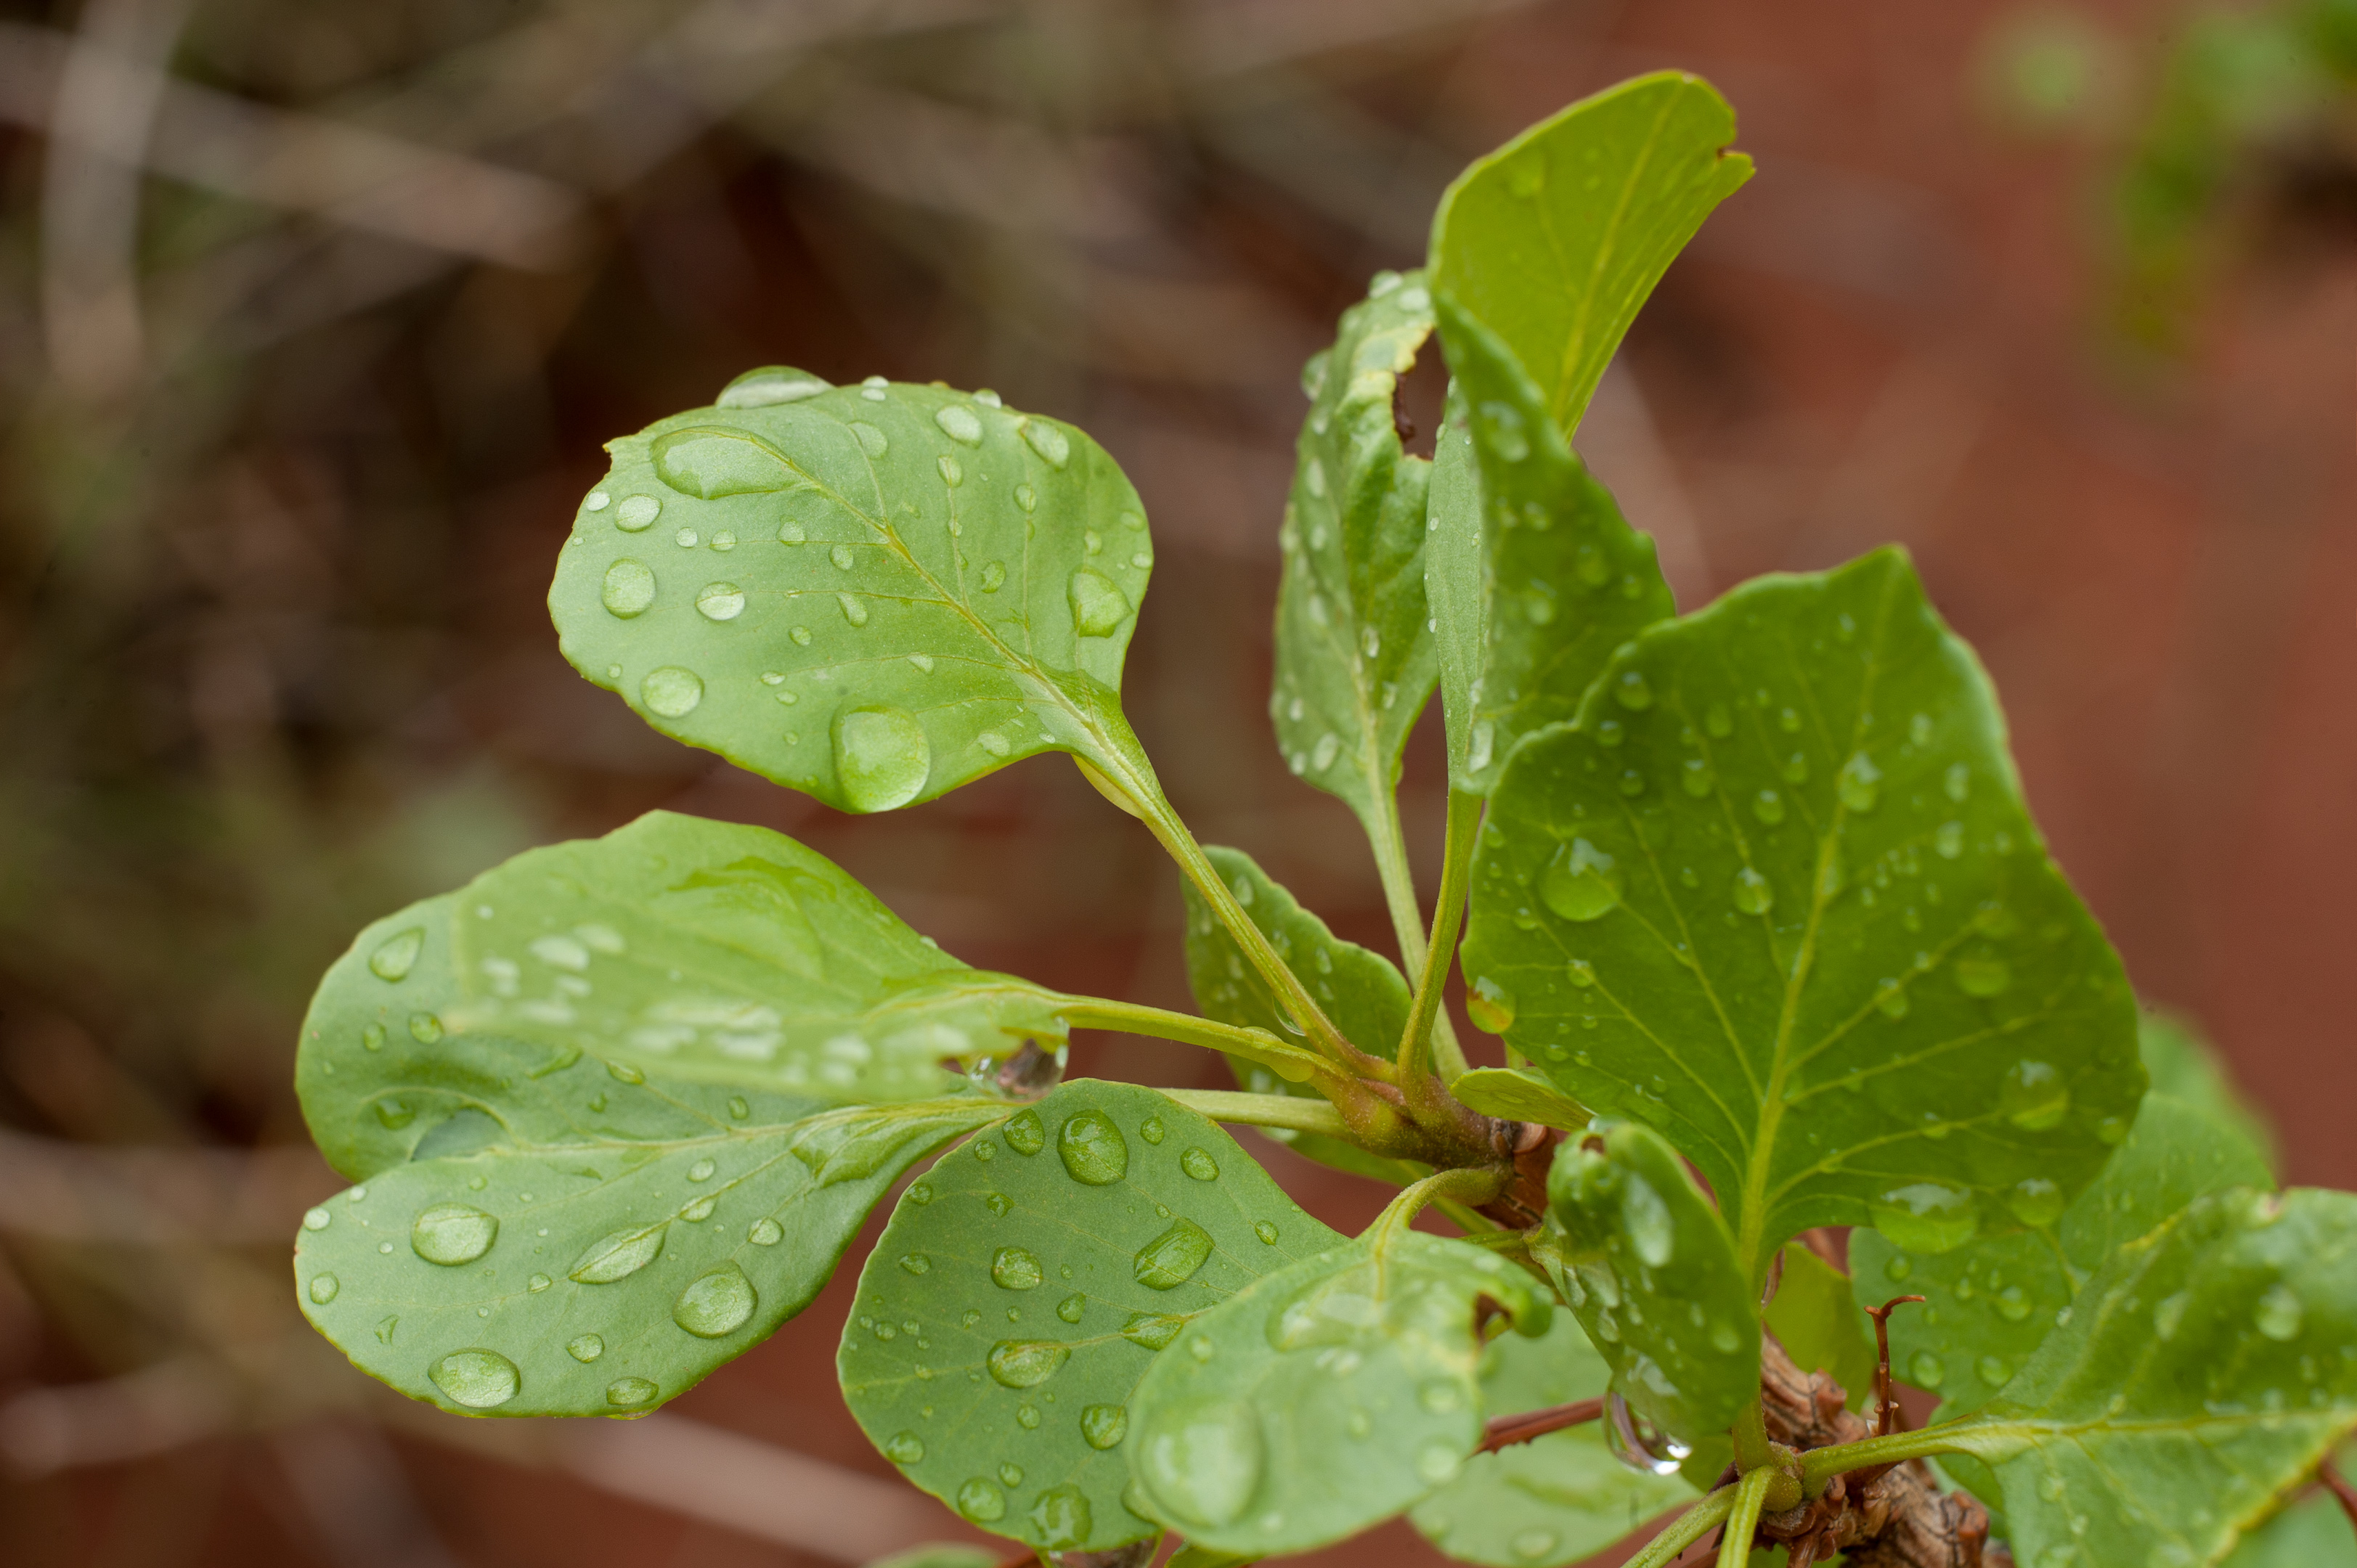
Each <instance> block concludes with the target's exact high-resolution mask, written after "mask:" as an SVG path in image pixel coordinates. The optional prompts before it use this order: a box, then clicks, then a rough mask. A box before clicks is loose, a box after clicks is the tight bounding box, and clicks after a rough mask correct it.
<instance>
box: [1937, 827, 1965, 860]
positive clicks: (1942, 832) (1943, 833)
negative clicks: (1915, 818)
mask: <svg viewBox="0 0 2357 1568" xmlns="http://www.w3.org/2000/svg"><path fill="white" fill-rule="evenodd" d="M1932 849H1934V850H1935V851H1937V852H1938V853H1939V856H1940V858H1941V859H1943V860H1953V859H1955V858H1956V857H1957V856H1958V855H1960V854H1964V823H1962V822H1942V823H1941V824H1940V825H1939V826H1938V827H1937V828H1934V829H1933V830H1932Z"/></svg>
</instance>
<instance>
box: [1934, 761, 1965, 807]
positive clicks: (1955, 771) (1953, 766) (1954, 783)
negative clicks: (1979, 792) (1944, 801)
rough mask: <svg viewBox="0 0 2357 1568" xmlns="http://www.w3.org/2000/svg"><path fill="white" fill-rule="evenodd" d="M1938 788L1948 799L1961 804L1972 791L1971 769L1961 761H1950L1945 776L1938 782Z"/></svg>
mask: <svg viewBox="0 0 2357 1568" xmlns="http://www.w3.org/2000/svg"><path fill="white" fill-rule="evenodd" d="M1940 788H1941V789H1942V790H1943V792H1944V793H1945V794H1946V795H1947V797H1948V799H1949V800H1953V801H1954V802H1955V803H1956V804H1957V805H1959V806H1961V805H1963V804H1964V801H1965V800H1966V799H1967V798H1968V797H1970V796H1971V794H1972V792H1973V770H1972V769H1971V768H1967V767H1966V766H1965V765H1964V764H1963V763H1961V762H1953V763H1950V764H1949V765H1948V771H1947V775H1946V777H1945V778H1943V779H1942V780H1941V782H1940Z"/></svg>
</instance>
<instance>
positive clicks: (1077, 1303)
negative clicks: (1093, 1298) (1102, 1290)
mask: <svg viewBox="0 0 2357 1568" xmlns="http://www.w3.org/2000/svg"><path fill="white" fill-rule="evenodd" d="M1088 1310H1089V1298H1088V1297H1087V1296H1085V1295H1068V1296H1066V1297H1065V1298H1064V1299H1063V1300H1061V1301H1060V1302H1058V1303H1057V1304H1056V1316H1059V1317H1060V1318H1062V1319H1063V1320H1064V1321H1065V1322H1067V1323H1078V1322H1079V1321H1080V1320H1081V1318H1082V1315H1084V1314H1085V1313H1086V1312H1087V1311H1088Z"/></svg>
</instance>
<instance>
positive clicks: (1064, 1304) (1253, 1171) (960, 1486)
mask: <svg viewBox="0 0 2357 1568" xmlns="http://www.w3.org/2000/svg"><path fill="white" fill-rule="evenodd" d="M1338 1240H1340V1238H1339V1237H1338V1236H1337V1235H1336V1234H1335V1233H1334V1232H1333V1231H1331V1230H1328V1229H1327V1228H1326V1227H1325V1226H1323V1225H1320V1224H1319V1223H1318V1221H1317V1220H1315V1219H1311V1218H1310V1217H1309V1216H1308V1215H1307V1214H1305V1213H1303V1212H1302V1211H1301V1210H1300V1209H1299V1208H1297V1207H1296V1206H1295V1205H1294V1203H1293V1201H1292V1200H1291V1199H1290V1198H1288V1197H1286V1196H1285V1194H1284V1192H1283V1191H1281V1190H1280V1189H1279V1188H1278V1187H1277V1186H1276V1184H1275V1182H1274V1181H1272V1180H1270V1179H1269V1176H1268V1174H1267V1173H1266V1172H1265V1171H1263V1170H1262V1169H1261V1168H1260V1166H1259V1165H1256V1164H1254V1162H1253V1160H1252V1159H1251V1157H1250V1156H1248V1155H1246V1154H1245V1153H1244V1152H1243V1149H1241V1148H1240V1147H1238V1146H1237V1144H1236V1143H1235V1141H1234V1140H1233V1139H1232V1138H1230V1137H1229V1136H1228V1135H1227V1134H1226V1133H1223V1132H1222V1131H1221V1130H1220V1129H1219V1128H1218V1127H1216V1126H1214V1125H1213V1124H1212V1123H1211V1122H1208V1121H1206V1120H1205V1119H1204V1118H1202V1117H1200V1116H1199V1115H1197V1114H1196V1113H1195V1112H1191V1111H1189V1110H1186V1109H1185V1108H1183V1107H1181V1106H1179V1105H1178V1104H1176V1103H1174V1102H1173V1101H1169V1100H1167V1099H1165V1098H1164V1097H1163V1096H1161V1095H1159V1094H1157V1093H1155V1092H1154V1091H1153V1090H1149V1089H1140V1088H1137V1087H1135V1086H1134V1085H1130V1084H1123V1083H1107V1082H1102V1081H1098V1080H1095V1079H1081V1080H1077V1081H1074V1082H1071V1083H1068V1084H1065V1085H1064V1086H1063V1087H1062V1088H1060V1089H1059V1090H1056V1091H1055V1092H1054V1093H1053V1094H1050V1095H1049V1096H1048V1097H1047V1098H1046V1099H1045V1100H1042V1101H1039V1104H1038V1105H1036V1106H1034V1107H1032V1108H1031V1109H1030V1110H1028V1111H1026V1112H1023V1113H1022V1114H1020V1115H1018V1116H1017V1117H1016V1118H1015V1120H1014V1121H1012V1122H1008V1123H1007V1124H1006V1126H1005V1127H1003V1128H1001V1129H1000V1130H999V1131H998V1132H996V1133H990V1134H985V1135H984V1136H982V1137H978V1138H976V1139H974V1141H973V1142H972V1143H971V1144H967V1145H965V1146H964V1147H963V1148H961V1149H958V1150H956V1151H954V1152H953V1153H952V1154H951V1155H948V1156H946V1157H944V1158H943V1159H942V1161H941V1162H940V1163H939V1164H938V1165H935V1166H934V1167H933V1169H932V1170H931V1172H930V1173H928V1175H927V1176H926V1177H925V1179H924V1180H923V1181H922V1182H920V1183H919V1184H917V1185H916V1186H914V1187H910V1188H909V1191H908V1193H907V1194H905V1195H904V1196H903V1197H902V1198H901V1200H900V1203H899V1208H897V1209H896V1210H895V1212H894V1214H893V1216H892V1221H891V1223H890V1224H889V1225H888V1226H887V1227H886V1228H885V1230H884V1235H883V1238H882V1239H881V1240H879V1241H877V1246H876V1251H874V1252H873V1253H872V1254H870V1256H869V1258H868V1260H867V1264H866V1269H865V1270H863V1271H862V1273H861V1274H860V1280H859V1292H858V1296H857V1301H856V1305H855V1306H854V1307H853V1308H852V1320H851V1321H850V1322H849V1323H848V1324H846V1325H845V1327H844V1337H843V1349H842V1352H841V1355H840V1357H839V1360H838V1369H839V1371H840V1373H841V1375H842V1380H843V1391H844V1397H845V1401H846V1402H848V1403H849V1405H850V1407H851V1412H852V1414H853V1415H854V1416H856V1418H857V1419H858V1421H859V1424H860V1426H861V1427H862V1428H863V1429H865V1430H866V1433H867V1435H868V1437H869V1439H870V1440H872V1441H873V1442H874V1443H875V1444H876V1445H877V1448H878V1449H879V1450H881V1451H882V1453H883V1454H884V1455H885V1457H887V1458H888V1459H890V1460H892V1461H893V1462H894V1463H895V1464H897V1465H899V1466H900V1468H901V1471H902V1473H903V1474H905V1475H906V1476H907V1477H909V1480H911V1481H912V1482H914V1483H915V1484H916V1485H917V1486H919V1487H922V1488H923V1489H924V1490H926V1491H928V1492H930V1493H931V1494H932V1495H933V1496H935V1497H937V1498H942V1500H943V1501H944V1502H947V1503H949V1504H950V1505H951V1506H952V1507H953V1508H955V1509H957V1510H958V1511H959V1512H960V1513H962V1514H963V1515H964V1516H965V1517H966V1519H968V1520H971V1521H972V1522H974V1524H977V1525H979V1526H981V1527H982V1528H983V1529H985V1530H992V1531H995V1532H996V1533H998V1534H1002V1535H1007V1536H1013V1537H1015V1538H1017V1539H1019V1540H1022V1541H1028V1542H1029V1543H1030V1544H1032V1545H1034V1546H1038V1547H1040V1548H1043V1549H1048V1550H1054V1551H1089V1552H1094V1551H1102V1550H1103V1549H1105V1548H1108V1547H1112V1546H1117V1545H1119V1544H1121V1543H1122V1542H1124V1541H1136V1540H1140V1539H1143V1538H1144V1537H1146V1536H1147V1535H1150V1534H1152V1533H1153V1532H1154V1531H1155V1530H1156V1529H1157V1526H1156V1525H1155V1524H1153V1523H1152V1522H1150V1521H1149V1520H1146V1518H1145V1517H1143V1516H1141V1515H1140V1514H1138V1513H1136V1512H1134V1511H1132V1510H1131V1509H1129V1508H1128V1507H1126V1506H1125V1500H1124V1491H1125V1487H1127V1486H1128V1483H1129V1471H1128V1468H1127V1466H1126V1463H1125V1457H1126V1455H1127V1454H1128V1452H1129V1449H1130V1448H1131V1447H1132V1446H1134V1445H1135V1442H1136V1428H1137V1419H1136V1413H1137V1407H1136V1402H1135V1400H1134V1399H1133V1398H1132V1392H1133V1391H1134V1390H1135V1389H1136V1387H1137V1386H1138V1380H1139V1379H1140V1378H1141V1377H1142V1376H1143V1375H1144V1374H1145V1373H1146V1370H1147V1369H1148V1368H1149V1367H1151V1366H1152V1365H1154V1364H1155V1361H1156V1352H1157V1350H1159V1349H1161V1348H1163V1347H1165V1346H1168V1344H1169V1343H1170V1342H1171V1340H1172V1339H1173V1338H1174V1337H1178V1336H1179V1334H1180V1333H1181V1332H1182V1331H1184V1330H1186V1329H1187V1327H1188V1326H1189V1324H1190V1323H1192V1322H1195V1321H1196V1320H1198V1319H1199V1318H1200V1317H1202V1316H1203V1315H1205V1314H1208V1313H1210V1312H1211V1311H1212V1310H1213V1309H1215V1308H1217V1307H1218V1306H1219V1305H1221V1304H1222V1303H1223V1302H1226V1301H1229V1300H1231V1299H1232V1298H1234V1297H1235V1296H1236V1295H1237V1294H1238V1293H1239V1292H1240V1291H1242V1290H1243V1289H1244V1288H1245V1287H1246V1286H1248V1285H1250V1284H1251V1283H1253V1282H1254V1281H1255V1280H1257V1279H1259V1278H1261V1277H1263V1276H1265V1275H1267V1274H1269V1273H1272V1272H1275V1271H1278V1270H1281V1269H1283V1268H1284V1267H1285V1266H1286V1265H1287V1264H1290V1263H1292V1262H1294V1261H1295V1260H1297V1259H1299V1258H1304V1257H1308V1256H1310V1255H1312V1254H1315V1253H1317V1252H1318V1251H1321V1250H1322V1249H1325V1248H1327V1247H1330V1246H1332V1245H1333V1244H1334V1243H1335V1242H1336V1241H1338Z"/></svg>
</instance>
